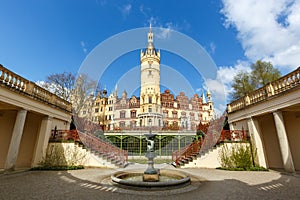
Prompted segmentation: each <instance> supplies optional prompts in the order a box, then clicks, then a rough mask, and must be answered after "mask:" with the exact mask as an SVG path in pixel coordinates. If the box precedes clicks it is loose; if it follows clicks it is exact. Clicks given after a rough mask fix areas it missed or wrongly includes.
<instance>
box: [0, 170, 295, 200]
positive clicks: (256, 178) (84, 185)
mask: <svg viewBox="0 0 300 200" xmlns="http://www.w3.org/2000/svg"><path fill="white" fill-rule="evenodd" d="M156 167H157V168H161V169H165V168H168V169H172V170H177V169H175V168H173V167H171V166H169V165H166V164H165V165H157V166H156ZM145 168H146V166H145V165H138V164H134V165H130V166H128V167H127V168H125V169H120V170H141V171H142V170H143V169H145ZM179 170H180V171H182V172H184V173H187V174H189V175H190V176H191V179H192V183H191V185H189V186H186V187H184V188H179V189H172V190H161V191H153V190H150V189H144V190H132V189H127V188H120V187H116V186H115V185H114V184H112V183H111V181H110V178H109V177H110V174H111V173H114V172H116V171H117V170H113V169H99V168H98V169H84V170H75V171H23V172H14V173H10V174H4V173H3V172H2V173H1V174H0V199H1V200H2V199H5V200H9V199H13V200H17V199H64V200H65V199H113V200H115V199H116V200H118V199H120V200H126V199H134V200H138V199H172V200H176V199H210V200H211V199H300V176H299V175H298V174H294V175H293V174H287V173H280V172H277V171H269V172H230V171H222V170H215V169H179Z"/></svg>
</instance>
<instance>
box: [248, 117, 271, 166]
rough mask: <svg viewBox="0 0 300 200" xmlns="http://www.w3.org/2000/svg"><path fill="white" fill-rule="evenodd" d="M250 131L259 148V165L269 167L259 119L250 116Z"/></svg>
mask: <svg viewBox="0 0 300 200" xmlns="http://www.w3.org/2000/svg"><path fill="white" fill-rule="evenodd" d="M247 125H248V129H249V133H250V134H251V138H253V141H254V143H255V147H256V149H257V157H258V162H259V165H260V166H262V167H265V168H267V162H266V157H265V149H264V146H263V138H262V135H261V131H260V127H259V124H258V121H257V119H255V118H253V117H250V118H249V119H248V121H247Z"/></svg>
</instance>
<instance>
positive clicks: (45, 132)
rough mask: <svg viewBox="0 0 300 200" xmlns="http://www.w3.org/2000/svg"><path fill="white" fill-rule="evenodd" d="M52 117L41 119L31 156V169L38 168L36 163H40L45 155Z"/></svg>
mask: <svg viewBox="0 0 300 200" xmlns="http://www.w3.org/2000/svg"><path fill="white" fill-rule="evenodd" d="M51 125H52V117H49V116H46V117H44V118H43V120H42V123H41V125H40V130H39V133H38V138H37V143H36V146H35V151H34V154H33V161H32V167H36V166H38V163H39V162H40V161H42V159H43V157H44V156H45V155H46V152H47V147H48V143H49V138H50V135H51V127H52V126H51Z"/></svg>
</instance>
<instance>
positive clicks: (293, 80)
mask: <svg viewBox="0 0 300 200" xmlns="http://www.w3.org/2000/svg"><path fill="white" fill-rule="evenodd" d="M299 85H300V67H298V68H297V69H296V70H294V71H293V72H291V73H289V74H287V75H285V76H283V77H281V78H279V79H277V80H275V81H272V82H270V83H268V84H267V85H265V86H263V87H261V88H259V89H257V90H255V91H253V92H250V93H249V94H247V95H246V96H244V97H241V98H239V99H237V100H235V101H232V102H231V103H230V104H228V105H227V110H228V113H231V112H234V111H237V110H241V109H243V108H245V107H247V106H249V105H252V104H255V103H258V102H261V101H264V100H267V99H268V98H271V97H273V96H275V95H278V94H280V93H283V92H286V91H288V90H290V89H292V88H295V87H296V86H299Z"/></svg>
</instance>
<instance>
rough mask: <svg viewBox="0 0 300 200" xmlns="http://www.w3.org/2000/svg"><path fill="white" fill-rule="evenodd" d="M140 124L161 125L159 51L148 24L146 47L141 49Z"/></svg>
mask: <svg viewBox="0 0 300 200" xmlns="http://www.w3.org/2000/svg"><path fill="white" fill-rule="evenodd" d="M140 61H141V91H140V112H139V113H140V114H139V119H140V124H139V125H140V126H149V125H150V122H151V126H161V124H162V114H161V103H160V52H159V51H158V50H156V49H155V47H154V42H153V32H152V27H151V25H150V30H149V33H148V45H147V48H146V49H144V50H141V55H140Z"/></svg>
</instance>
